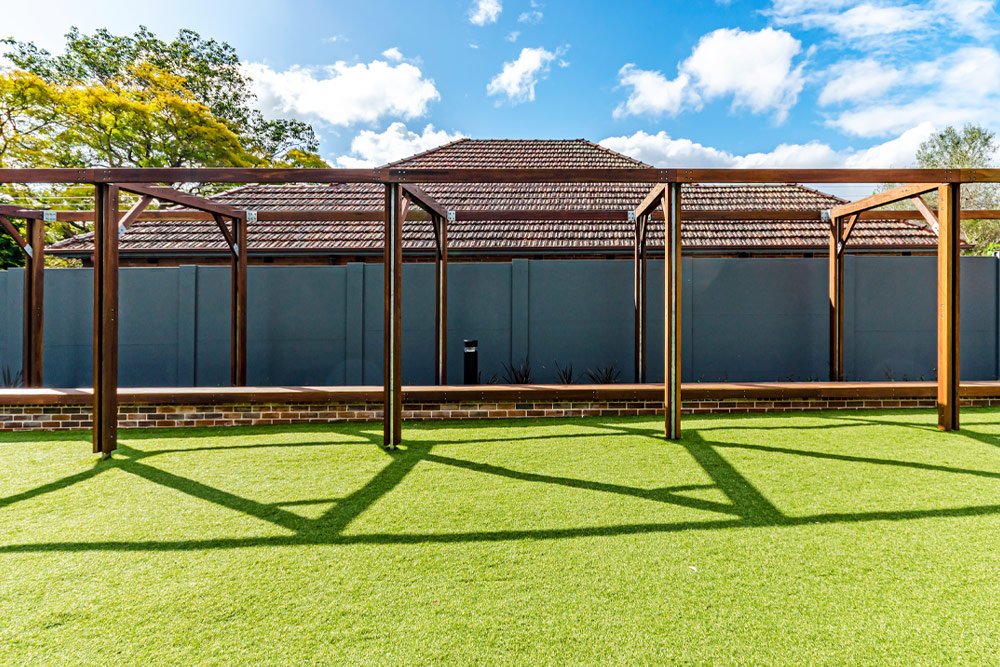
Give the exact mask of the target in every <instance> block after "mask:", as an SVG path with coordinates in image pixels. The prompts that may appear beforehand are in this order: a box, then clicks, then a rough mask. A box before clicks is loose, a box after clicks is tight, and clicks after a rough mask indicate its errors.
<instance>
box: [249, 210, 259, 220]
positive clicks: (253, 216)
mask: <svg viewBox="0 0 1000 667" xmlns="http://www.w3.org/2000/svg"><path fill="white" fill-rule="evenodd" d="M247 222H257V211H250V210H247Z"/></svg>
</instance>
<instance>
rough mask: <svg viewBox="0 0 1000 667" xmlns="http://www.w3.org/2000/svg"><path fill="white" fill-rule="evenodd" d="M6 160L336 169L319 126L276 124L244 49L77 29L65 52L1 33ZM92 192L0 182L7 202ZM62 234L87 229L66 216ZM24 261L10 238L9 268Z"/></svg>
mask: <svg viewBox="0 0 1000 667" xmlns="http://www.w3.org/2000/svg"><path fill="white" fill-rule="evenodd" d="M0 43H2V44H4V45H5V46H6V49H7V53H6V55H5V56H3V57H5V58H6V59H7V61H8V63H9V66H8V67H7V68H0V167H94V166H107V167H326V166H329V165H327V164H326V162H324V161H323V160H322V158H320V156H319V155H318V153H317V150H318V146H319V142H318V140H317V138H316V134H315V132H314V131H313V128H312V127H311V126H310V125H309V124H308V123H304V122H302V121H299V120H287V119H279V120H269V119H265V118H264V117H263V115H262V114H261V113H260V111H259V110H258V109H256V108H255V107H254V106H253V105H254V102H255V100H254V96H253V93H252V88H251V84H252V81H251V80H250V79H249V78H248V77H247V76H246V75H245V74H244V73H243V71H242V69H241V67H240V60H239V57H238V56H237V54H236V52H235V50H234V49H233V48H232V47H231V46H230V45H229V44H226V43H224V42H218V41H216V40H213V39H204V38H202V37H201V36H200V35H198V34H197V33H196V32H193V31H190V30H182V31H181V32H180V33H179V34H178V36H177V37H176V38H175V39H173V40H171V41H165V40H162V39H160V38H159V37H157V36H156V35H154V34H153V33H152V32H150V31H149V30H148V29H146V28H140V29H139V30H138V31H137V32H136V33H135V34H133V35H124V36H122V35H113V34H111V33H110V32H109V31H107V30H98V31H96V32H95V33H93V34H91V35H87V34H83V33H81V32H80V31H79V30H77V29H75V28H74V29H73V30H71V31H70V32H69V33H68V34H67V35H66V48H65V51H64V52H62V53H59V54H57V55H53V54H51V53H49V52H48V51H45V50H43V49H41V48H39V47H37V46H36V45H35V44H32V43H30V42H27V43H25V42H16V41H14V40H12V39H7V40H0ZM89 195H90V192H89V190H87V189H86V188H84V189H82V190H81V188H79V187H77V186H63V187H45V188H39V187H36V186H11V185H7V186H0V203H17V204H19V205H21V206H25V207H29V208H90V207H91V206H92V205H93V202H92V200H91V199H90V197H89ZM49 231H50V234H49V236H50V240H58V239H60V238H65V237H66V236H68V235H70V234H73V233H77V232H79V231H80V229H79V228H78V227H73V226H71V225H68V224H62V223H58V224H56V225H52V226H50V229H49ZM22 263H23V257H22V255H21V253H20V250H19V249H18V248H17V247H16V246H15V245H14V243H13V241H12V240H10V239H9V238H8V237H7V236H6V234H0V267H4V266H12V265H13V266H17V265H21V264H22Z"/></svg>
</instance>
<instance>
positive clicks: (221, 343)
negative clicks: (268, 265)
mask: <svg viewBox="0 0 1000 667" xmlns="http://www.w3.org/2000/svg"><path fill="white" fill-rule="evenodd" d="M197 273H198V275H197V279H196V284H195V290H194V291H195V313H196V314H195V320H196V323H197V324H196V327H195V341H196V345H195V384H196V385H197V386H200V387H223V386H226V385H228V384H229V379H230V375H229V355H230V345H229V340H230V328H231V318H230V310H231V301H232V297H231V293H230V283H229V274H230V270H229V268H228V267H223V266H199V267H198V272H197ZM303 278H304V279H306V280H308V278H306V277H305V276H303ZM249 280H250V274H249V272H248V273H247V282H248V284H249ZM247 301H248V306H249V299H248V300H247ZM247 316H248V319H249V317H250V311H249V308H248V310H247ZM247 328H248V329H249V325H248V327H247ZM247 372H248V373H249V372H250V369H249V367H248V368H247Z"/></svg>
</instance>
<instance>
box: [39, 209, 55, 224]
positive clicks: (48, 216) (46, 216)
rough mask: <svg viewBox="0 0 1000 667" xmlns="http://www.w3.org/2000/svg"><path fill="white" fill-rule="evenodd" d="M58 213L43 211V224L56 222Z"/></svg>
mask: <svg viewBox="0 0 1000 667" xmlns="http://www.w3.org/2000/svg"><path fill="white" fill-rule="evenodd" d="M55 221H56V212H55V211H42V222H55Z"/></svg>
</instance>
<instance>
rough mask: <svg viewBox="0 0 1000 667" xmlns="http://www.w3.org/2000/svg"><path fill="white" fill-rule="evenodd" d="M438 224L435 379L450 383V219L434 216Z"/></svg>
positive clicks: (435, 266) (438, 382) (435, 282)
mask: <svg viewBox="0 0 1000 667" xmlns="http://www.w3.org/2000/svg"><path fill="white" fill-rule="evenodd" d="M432 217H433V218H434V220H433V223H434V224H435V225H437V235H436V236H437V251H436V252H435V253H434V287H435V289H434V294H435V299H434V372H435V376H434V380H435V383H436V384H438V385H445V384H448V219H447V218H446V217H443V216H440V215H434V216H432Z"/></svg>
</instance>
